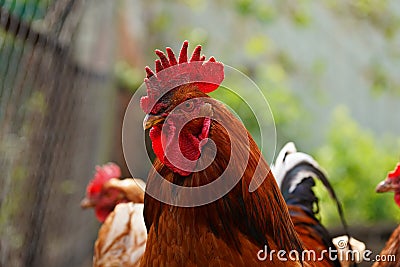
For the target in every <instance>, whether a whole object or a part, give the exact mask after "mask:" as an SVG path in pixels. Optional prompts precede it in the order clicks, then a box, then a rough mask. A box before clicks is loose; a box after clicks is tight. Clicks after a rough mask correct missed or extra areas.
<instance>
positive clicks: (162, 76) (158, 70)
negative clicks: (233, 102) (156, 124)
mask: <svg viewBox="0 0 400 267" xmlns="http://www.w3.org/2000/svg"><path fill="white" fill-rule="evenodd" d="M188 45H189V42H188V41H185V42H183V45H182V48H181V51H180V54H179V58H178V60H177V59H176V57H175V54H174V52H173V51H172V49H171V48H169V47H167V48H166V52H167V55H165V53H164V52H162V51H160V50H156V51H155V53H156V54H157V56H158V57H159V58H160V59H157V60H156V61H155V73H154V72H153V71H152V70H151V69H150V68H149V67H146V68H145V70H146V74H147V77H146V78H145V79H144V81H145V83H146V87H147V96H144V97H142V99H140V106H141V108H142V109H143V111H144V112H145V113H150V112H151V110H152V109H153V107H154V105H155V104H156V103H157V101H158V100H159V99H160V98H161V97H162V96H163V95H164V94H166V93H167V92H169V91H170V90H172V89H174V88H176V87H178V86H180V85H183V84H188V83H195V84H196V85H197V87H198V88H199V90H201V91H202V92H204V93H210V92H212V91H214V90H215V89H217V88H218V86H219V85H220V84H221V82H222V81H223V80H224V65H223V64H222V63H220V62H217V61H216V60H215V58H213V57H211V58H210V59H209V60H208V61H206V57H205V56H201V55H200V53H201V46H200V45H198V46H197V47H196V48H195V49H194V51H193V54H192V56H191V57H190V59H189V60H188V54H187V50H188Z"/></svg>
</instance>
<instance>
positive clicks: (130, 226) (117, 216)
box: [81, 163, 147, 267]
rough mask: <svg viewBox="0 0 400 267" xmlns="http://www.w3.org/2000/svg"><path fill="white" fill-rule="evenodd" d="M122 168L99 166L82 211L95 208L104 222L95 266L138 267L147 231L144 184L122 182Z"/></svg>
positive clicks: (134, 180) (83, 202) (95, 251)
mask: <svg viewBox="0 0 400 267" xmlns="http://www.w3.org/2000/svg"><path fill="white" fill-rule="evenodd" d="M120 175H121V172H120V169H119V167H118V166H117V165H116V164H114V163H108V164H106V165H103V166H102V167H99V166H98V167H96V173H95V175H94V178H93V179H92V181H90V183H89V184H88V186H87V192H86V197H85V198H84V199H83V200H82V202H81V206H82V208H89V207H93V208H94V209H95V214H96V217H97V219H98V220H99V221H100V222H103V224H102V226H101V228H100V230H99V233H98V237H97V240H96V243H95V247H94V256H93V266H96V267H116V266H127V267H130V266H138V265H139V262H140V259H141V257H142V255H143V252H144V248H145V244H146V238H147V231H146V226H145V224H144V220H143V204H142V203H143V198H144V191H143V190H144V186H145V184H144V182H143V181H142V180H140V179H132V178H126V179H123V180H120V179H119V176H120Z"/></svg>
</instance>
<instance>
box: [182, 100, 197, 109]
mask: <svg viewBox="0 0 400 267" xmlns="http://www.w3.org/2000/svg"><path fill="white" fill-rule="evenodd" d="M182 108H183V109H184V110H185V111H192V110H193V108H194V104H193V102H192V101H186V102H185V103H183V104H182Z"/></svg>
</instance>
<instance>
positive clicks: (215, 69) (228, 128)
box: [141, 42, 303, 266]
mask: <svg viewBox="0 0 400 267" xmlns="http://www.w3.org/2000/svg"><path fill="white" fill-rule="evenodd" d="M187 47H188V43H187V42H184V44H183V47H182V49H181V53H180V56H179V59H178V60H177V59H176V58H175V56H174V54H173V52H172V50H171V49H169V48H167V54H168V57H167V56H165V55H164V54H163V53H162V52H161V51H158V50H157V51H156V53H157V55H158V56H159V57H160V60H157V61H156V74H154V73H153V72H152V71H151V70H150V69H149V68H146V71H147V78H146V79H145V82H146V85H147V96H146V97H144V98H142V100H141V106H142V109H143V110H144V111H145V112H146V113H147V116H146V118H145V121H144V128H145V129H150V133H149V135H150V138H151V140H152V147H153V150H154V152H155V154H156V156H157V158H156V159H155V161H154V163H153V167H154V168H153V169H152V170H151V171H150V173H149V177H148V182H147V187H146V194H145V200H144V205H145V208H144V217H145V222H146V226H147V229H148V241H147V245H146V251H145V254H144V257H143V260H142V266H184V265H190V266H219V265H222V266H258V265H265V266H300V262H299V261H290V260H289V261H280V260H278V259H277V257H276V254H275V255H274V254H273V253H271V255H272V261H271V260H269V259H267V260H266V261H260V260H259V259H257V253H258V252H259V251H260V249H263V248H264V246H265V245H267V247H268V249H269V250H272V249H274V250H276V251H277V250H281V249H282V250H285V251H287V252H289V251H292V250H296V251H298V252H301V251H302V250H303V247H302V243H301V241H300V240H299V239H298V237H297V234H296V232H295V229H294V226H293V223H292V221H291V219H290V217H289V213H288V210H287V207H286V204H285V201H284V199H283V198H282V195H281V193H280V191H279V188H278V186H277V184H276V182H275V179H274V177H273V175H272V174H271V173H270V172H269V167H268V165H267V163H266V161H265V160H264V158H263V156H262V155H261V153H260V150H259V149H258V147H257V145H256V143H255V142H254V141H253V139H252V137H251V135H250V134H249V133H248V132H247V130H246V129H245V128H244V126H243V125H242V123H241V122H239V120H238V119H237V118H236V117H235V116H234V115H233V114H232V113H231V112H230V111H228V109H227V108H226V107H225V106H224V105H223V104H221V103H220V102H218V101H216V100H214V99H212V98H210V97H209V96H208V95H207V94H206V93H208V92H211V91H213V90H215V89H217V88H218V85H219V84H220V83H221V82H222V80H223V78H224V74H223V65H222V64H221V63H218V62H215V60H214V58H211V59H210V60H209V61H205V57H204V56H202V57H201V56H200V49H201V47H200V46H198V47H196V49H195V50H194V52H193V55H192V56H191V58H190V60H189V61H188V60H187ZM178 62H179V64H178ZM175 65H177V66H175ZM193 76H194V77H193ZM191 81H195V82H192V83H190V82H191ZM199 81H206V82H199ZM181 82H185V83H186V84H184V85H182V86H179V85H180V84H181ZM188 82H189V84H188ZM169 88H174V90H171V91H169V92H168V89H169ZM164 93H165V94H164ZM160 97H161V98H160ZM186 118H189V120H185V119H186ZM190 118H194V119H190ZM187 121H189V122H188V123H186V122H187ZM183 125H184V126H183ZM181 126H183V128H182V130H181V131H180V132H179V131H178V130H176V129H179V128H180V127H181ZM209 140H212V141H213V142H209ZM246 141H248V143H247V144H246ZM214 145H215V146H214ZM214 148H216V151H215V149H214ZM179 152H181V153H182V154H179ZM215 153H216V154H215ZM246 154H247V155H249V158H248V160H247V159H246V157H245V155H246ZM213 155H215V158H213V157H212V156H213ZM210 158H211V160H210ZM187 159H189V161H188V160H187ZM230 161H232V162H233V164H231V165H229V162H230ZM205 162H211V164H210V165H208V166H207V165H206V164H205ZM174 163H175V164H174ZM243 163H244V164H243ZM257 164H259V167H261V168H260V169H261V172H260V169H258V173H255V171H256V167H257ZM204 165H206V166H207V167H206V168H205V169H203V170H197V169H196V167H198V166H204ZM242 165H243V166H242ZM241 168H242V169H241ZM223 173H224V176H222V175H223ZM158 174H160V175H161V176H162V177H159V175H158ZM254 174H256V175H258V176H256V178H255V179H258V180H257V181H256V183H257V184H258V185H259V187H258V188H257V189H256V190H255V191H254V192H249V184H250V182H251V180H252V179H253V176H255V175H254ZM221 176H222V178H221ZM160 178H161V179H160ZM218 178H219V179H218ZM236 178H237V180H236V181H238V182H237V183H236V181H235V179H236ZM263 178H265V180H262V179H263ZM217 179H218V181H221V180H222V179H225V180H224V181H225V183H224V184H222V185H220V187H215V186H214V187H213V188H212V189H211V190H210V191H208V192H207V193H205V194H203V195H200V196H198V195H196V194H195V193H196V192H194V190H191V191H190V193H189V194H184V189H185V188H187V187H190V188H192V187H198V186H204V185H207V184H208V183H210V182H215V181H216V180H217ZM173 184H175V185H180V186H182V187H179V188H176V187H175V188H173V189H172V186H171V185H173ZM221 187H226V188H227V189H228V190H227V191H229V192H228V193H227V194H225V195H223V196H222V197H221V198H218V199H217V200H215V201H212V202H210V203H208V204H204V205H201V206H195V207H193V206H190V204H191V203H192V202H191V201H193V200H196V199H197V198H198V197H200V198H202V197H204V198H207V197H209V195H208V194H210V195H211V194H212V193H213V191H214V190H215V191H217V190H219V189H220V188H221ZM153 196H157V197H158V198H159V197H160V196H161V197H163V198H165V199H168V200H169V201H170V203H171V204H174V203H178V202H179V203H184V204H185V203H186V204H187V206H186V207H181V206H177V205H171V204H166V203H163V202H161V201H159V200H158V199H156V198H155V197H153ZM182 206H184V205H182Z"/></svg>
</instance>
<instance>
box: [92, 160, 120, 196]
mask: <svg viewBox="0 0 400 267" xmlns="http://www.w3.org/2000/svg"><path fill="white" fill-rule="evenodd" d="M119 177H121V169H120V168H119V166H118V165H117V164H115V163H112V162H109V163H107V164H105V165H103V166H96V173H95V174H94V177H93V179H92V180H91V181H90V183H89V184H88V186H87V188H86V193H87V194H88V195H91V194H95V193H99V192H101V189H102V187H103V184H104V183H105V182H107V181H108V180H110V179H111V178H119Z"/></svg>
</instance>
